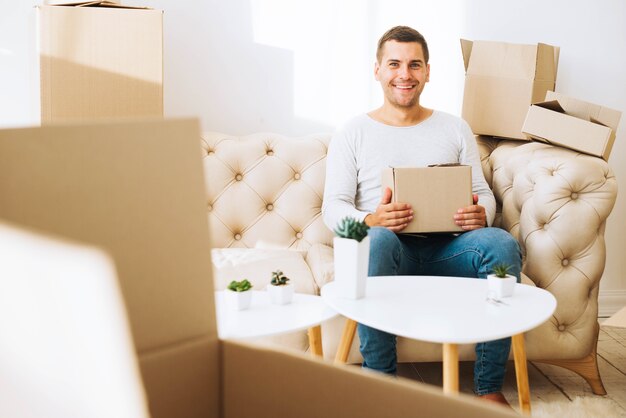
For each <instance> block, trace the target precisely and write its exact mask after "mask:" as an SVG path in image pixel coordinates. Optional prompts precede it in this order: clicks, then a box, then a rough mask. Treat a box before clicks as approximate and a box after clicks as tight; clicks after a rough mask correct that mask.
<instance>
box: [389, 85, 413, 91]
mask: <svg viewBox="0 0 626 418" xmlns="http://www.w3.org/2000/svg"><path fill="white" fill-rule="evenodd" d="M392 86H393V87H395V88H397V89H400V90H411V89H412V88H414V87H415V84H392Z"/></svg>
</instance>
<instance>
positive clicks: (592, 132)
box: [522, 91, 622, 161]
mask: <svg viewBox="0 0 626 418" xmlns="http://www.w3.org/2000/svg"><path fill="white" fill-rule="evenodd" d="M621 115H622V113H621V112H620V111H618V110H613V109H609V108H607V107H603V106H600V105H596V104H593V103H588V102H584V101H582V100H578V99H574V98H571V97H567V96H564V95H562V94H559V93H555V92H553V91H549V92H547V94H546V98H545V101H544V102H540V103H536V104H534V105H532V106H530V108H529V109H528V114H527V115H526V120H525V121H524V126H523V128H522V131H523V132H524V133H525V134H526V135H528V136H529V137H530V138H533V139H536V140H537V141H541V142H546V143H548V144H554V145H559V146H562V147H565V148H570V149H573V150H576V151H580V152H583V153H585V154H590V155H595V156H596V157H601V158H603V159H604V160H606V161H608V159H609V156H610V155H611V150H612V149H613V143H614V142H615V133H616V132H617V127H618V126H619V121H620V118H621Z"/></svg>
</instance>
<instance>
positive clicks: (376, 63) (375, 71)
mask: <svg viewBox="0 0 626 418" xmlns="http://www.w3.org/2000/svg"><path fill="white" fill-rule="evenodd" d="M379 70H380V64H379V63H378V61H374V78H375V79H376V81H380V80H379V79H378V71H379Z"/></svg>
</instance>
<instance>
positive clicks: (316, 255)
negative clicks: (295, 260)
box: [306, 243, 335, 292]
mask: <svg viewBox="0 0 626 418" xmlns="http://www.w3.org/2000/svg"><path fill="white" fill-rule="evenodd" d="M333 259H334V253H333V248H332V247H329V246H328V245H325V244H320V243H317V244H313V245H311V248H309V251H308V252H307V254H306V262H307V263H308V264H309V268H310V269H311V272H312V273H313V278H314V279H315V285H316V286H317V289H318V292H319V289H321V288H322V287H323V286H324V285H325V284H326V283H328V282H332V281H333V280H334V279H335V265H334V263H333Z"/></svg>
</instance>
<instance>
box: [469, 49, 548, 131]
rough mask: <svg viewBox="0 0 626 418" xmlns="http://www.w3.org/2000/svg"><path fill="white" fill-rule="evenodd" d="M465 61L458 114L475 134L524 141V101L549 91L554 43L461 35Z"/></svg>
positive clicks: (525, 107)
mask: <svg viewBox="0 0 626 418" xmlns="http://www.w3.org/2000/svg"><path fill="white" fill-rule="evenodd" d="M461 49H462V52H463V61H464V64H465V90H464V94H463V110H462V117H463V119H465V120H466V121H467V122H468V123H469V125H470V126H471V128H472V131H473V132H474V134H476V135H490V136H497V137H503V138H510V139H519V140H527V138H526V136H525V135H524V134H523V133H522V125H523V123H524V118H525V117H526V113H527V111H528V106H529V105H531V104H533V103H536V102H540V101H542V100H543V99H544V97H545V94H546V92H547V91H548V90H554V89H555V84H556V75H557V69H558V62H559V48H558V47H554V46H551V45H547V44H542V43H539V44H537V45H520V44H510V43H504V42H491V41H473V42H472V41H468V40H465V39H462V40H461Z"/></svg>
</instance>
